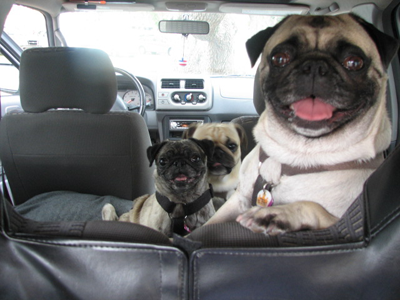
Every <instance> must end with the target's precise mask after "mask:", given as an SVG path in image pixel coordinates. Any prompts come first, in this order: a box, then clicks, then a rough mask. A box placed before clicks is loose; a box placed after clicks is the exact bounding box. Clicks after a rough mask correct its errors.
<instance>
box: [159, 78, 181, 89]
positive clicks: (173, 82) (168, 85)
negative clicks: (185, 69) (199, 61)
mask: <svg viewBox="0 0 400 300" xmlns="http://www.w3.org/2000/svg"><path fill="white" fill-rule="evenodd" d="M180 83H181V81H180V79H161V88H163V89H179V88H180V85H181V84H180Z"/></svg>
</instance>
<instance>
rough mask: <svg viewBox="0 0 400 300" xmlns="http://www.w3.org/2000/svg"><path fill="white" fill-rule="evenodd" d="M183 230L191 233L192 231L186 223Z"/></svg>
mask: <svg viewBox="0 0 400 300" xmlns="http://www.w3.org/2000/svg"><path fill="white" fill-rule="evenodd" d="M183 229H185V230H186V231H187V232H189V233H191V232H192V231H191V230H190V228H189V227H188V226H187V225H186V223H184V225H183Z"/></svg>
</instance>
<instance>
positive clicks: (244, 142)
mask: <svg viewBox="0 0 400 300" xmlns="http://www.w3.org/2000/svg"><path fill="white" fill-rule="evenodd" d="M233 125H235V128H236V131H237V133H238V135H239V138H240V146H241V147H242V149H243V148H244V149H246V148H247V134H246V131H245V130H244V128H243V127H242V126H241V125H240V124H238V123H233Z"/></svg>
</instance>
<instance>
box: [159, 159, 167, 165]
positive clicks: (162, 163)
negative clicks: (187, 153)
mask: <svg viewBox="0 0 400 300" xmlns="http://www.w3.org/2000/svg"><path fill="white" fill-rule="evenodd" d="M167 162H168V160H167V159H165V158H164V157H161V158H160V159H159V160H158V164H159V165H160V166H165V165H166V164H167Z"/></svg>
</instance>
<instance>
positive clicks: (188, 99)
mask: <svg viewBox="0 0 400 300" xmlns="http://www.w3.org/2000/svg"><path fill="white" fill-rule="evenodd" d="M185 98H186V102H191V101H192V100H193V94H192V93H190V94H187V95H186V96H185Z"/></svg>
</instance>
